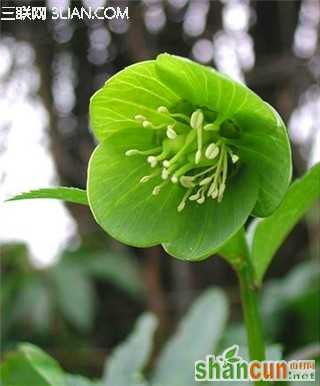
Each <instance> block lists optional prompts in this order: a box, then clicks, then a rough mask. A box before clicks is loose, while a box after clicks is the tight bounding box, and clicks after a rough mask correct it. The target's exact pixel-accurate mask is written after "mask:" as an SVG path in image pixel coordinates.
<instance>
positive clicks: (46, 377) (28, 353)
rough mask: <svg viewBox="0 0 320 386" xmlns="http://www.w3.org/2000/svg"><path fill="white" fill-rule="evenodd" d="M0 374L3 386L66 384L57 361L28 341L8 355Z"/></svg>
mask: <svg viewBox="0 0 320 386" xmlns="http://www.w3.org/2000/svg"><path fill="white" fill-rule="evenodd" d="M0 375H1V381H2V384H3V386H29V385H30V386H31V385H32V386H68V385H67V383H66V381H65V378H64V373H63V371H62V370H61V368H60V366H59V365H58V363H57V362H56V361H55V360H54V359H52V358H51V357H50V356H49V355H47V354H46V353H45V352H43V351H42V350H40V349H39V348H37V347H35V346H33V345H31V344H28V343H25V344H22V345H20V346H19V350H18V351H17V352H14V353H12V354H9V355H8V357H7V359H6V360H5V362H4V363H3V364H2V365H1V367H0Z"/></svg>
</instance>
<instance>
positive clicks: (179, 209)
mask: <svg viewBox="0 0 320 386" xmlns="http://www.w3.org/2000/svg"><path fill="white" fill-rule="evenodd" d="M191 192H192V188H191V189H188V190H187V192H186V193H185V195H184V196H183V198H182V200H181V201H180V204H179V205H178V208H177V211H178V212H181V211H183V209H184V207H185V206H186V201H187V199H188V197H189V196H190V194H191Z"/></svg>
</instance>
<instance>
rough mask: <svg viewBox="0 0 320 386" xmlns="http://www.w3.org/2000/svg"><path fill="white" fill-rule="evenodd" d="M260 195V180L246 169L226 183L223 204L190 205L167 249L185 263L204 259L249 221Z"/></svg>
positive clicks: (187, 206)
mask: <svg viewBox="0 0 320 386" xmlns="http://www.w3.org/2000/svg"><path fill="white" fill-rule="evenodd" d="M257 195H258V179H257V178H256V175H255V173H254V172H253V171H252V170H250V169H249V168H248V167H247V168H246V167H243V168H242V169H241V170H240V171H239V173H238V174H237V175H235V176H234V177H233V178H232V180H231V181H230V182H229V183H228V184H227V188H226V191H225V194H224V196H223V199H222V201H221V202H220V203H218V202H217V201H213V200H208V199H207V200H206V201H205V203H204V204H203V205H198V204H195V203H190V204H189V203H188V205H186V207H185V209H184V210H183V212H182V213H181V215H182V217H183V221H182V224H183V226H182V227H181V228H180V229H179V233H178V235H177V237H176V238H175V239H174V240H172V241H170V242H169V243H165V244H164V245H163V246H164V248H165V250H166V251H167V252H168V253H169V254H170V255H172V256H175V257H177V258H179V259H182V260H193V261H195V260H202V259H204V258H206V257H208V256H210V255H212V254H213V253H215V252H216V251H217V249H219V247H221V246H222V245H223V244H224V243H225V242H226V241H227V240H228V239H229V238H230V237H232V236H233V235H234V234H235V233H236V232H237V231H238V230H239V229H240V228H241V226H242V225H243V224H244V223H245V222H246V220H247V218H248V217H249V215H250V213H251V211H252V209H253V207H254V205H255V203H256V200H257Z"/></svg>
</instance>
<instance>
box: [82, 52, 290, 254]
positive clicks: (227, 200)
mask: <svg viewBox="0 0 320 386" xmlns="http://www.w3.org/2000/svg"><path fill="white" fill-rule="evenodd" d="M90 116H91V125H92V129H93V132H94V134H95V136H96V138H97V139H98V141H99V145H98V147H97V148H96V150H95V151H94V153H93V155H92V157H91V160H90V164H89V171H88V200H89V204H90V207H91V210H92V212H93V214H94V216H95V218H96V221H97V222H98V223H99V224H100V225H101V226H102V228H103V229H104V230H105V231H106V232H107V233H109V234H110V235H111V236H113V237H114V238H116V239H118V240H120V241H122V242H124V243H126V244H129V245H133V246H138V247H147V246H152V245H156V244H163V246H164V248H165V249H166V250H167V252H168V253H169V254H171V255H173V256H176V257H178V258H182V259H185V260H200V259H203V258H205V257H207V256H209V255H210V254H212V253H214V252H215V251H217V250H218V249H219V248H220V247H221V246H222V245H223V244H224V243H225V242H226V241H227V240H228V239H229V238H230V237H232V236H233V235H234V234H235V233H236V232H237V231H238V230H239V229H240V227H241V226H242V225H243V224H244V223H245V222H246V220H247V219H248V217H249V216H250V214H253V215H255V216H260V217H264V216H267V215H269V214H271V213H272V212H273V211H274V210H275V209H276V208H277V206H278V205H279V204H280V202H281V200H282V198H283V196H284V194H285V192H286V190H287V188H288V185H289V182H290V179H291V153H290V146H289V142H288V137H287V133H286V128H285V125H284V123H283V122H282V120H281V118H280V117H279V115H278V114H277V113H276V111H275V110H274V109H273V108H272V107H271V106H269V105H268V104H267V103H266V102H264V101H263V100H262V99H261V98H259V97H258V96H257V95H256V94H254V93H253V92H252V91H251V90H249V89H248V88H247V87H245V86H243V85H241V84H239V83H237V82H235V81H233V80H231V79H230V78H228V77H226V76H225V75H222V74H220V73H218V72H216V71H215V70H213V69H211V68H208V67H204V66H202V65H199V64H197V63H194V62H192V61H190V60H187V59H184V58H180V57H177V56H172V55H168V54H162V55H159V56H158V57H157V59H156V60H152V61H146V62H142V63H138V64H135V65H133V66H130V67H128V68H126V69H124V70H123V71H121V72H119V73H118V74H116V75H115V76H113V77H112V78H111V79H110V80H108V81H107V82H106V84H105V86H104V87H103V88H102V89H101V90H99V91H98V92H97V93H96V94H95V95H94V96H93V98H92V100H91V106H90Z"/></svg>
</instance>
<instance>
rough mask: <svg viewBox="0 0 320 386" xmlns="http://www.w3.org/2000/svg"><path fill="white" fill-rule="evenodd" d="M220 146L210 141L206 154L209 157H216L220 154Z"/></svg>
mask: <svg viewBox="0 0 320 386" xmlns="http://www.w3.org/2000/svg"><path fill="white" fill-rule="evenodd" d="M219 151H220V150H219V147H218V146H217V145H216V144H215V143H210V145H209V146H208V147H207V149H206V152H205V155H206V157H207V158H208V159H214V158H216V157H217V155H218V154H219Z"/></svg>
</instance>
